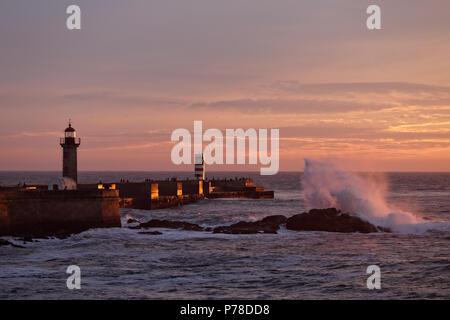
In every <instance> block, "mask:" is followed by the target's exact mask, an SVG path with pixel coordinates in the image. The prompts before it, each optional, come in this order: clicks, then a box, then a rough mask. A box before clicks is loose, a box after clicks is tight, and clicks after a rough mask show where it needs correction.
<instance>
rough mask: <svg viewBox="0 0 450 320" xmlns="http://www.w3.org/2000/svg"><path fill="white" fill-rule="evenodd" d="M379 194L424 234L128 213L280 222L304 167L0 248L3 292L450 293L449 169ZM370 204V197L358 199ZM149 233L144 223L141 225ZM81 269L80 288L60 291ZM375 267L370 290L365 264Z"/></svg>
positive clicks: (6, 176)
mask: <svg viewBox="0 0 450 320" xmlns="http://www.w3.org/2000/svg"><path fill="white" fill-rule="evenodd" d="M382 176H383V180H384V181H386V182H387V186H388V187H387V188H386V190H385V194H384V195H383V197H385V201H386V203H387V204H388V205H391V204H395V206H396V207H401V208H402V209H403V210H407V211H408V212H411V213H413V214H414V215H416V216H418V217H421V219H424V221H429V222H430V223H431V224H430V225H431V226H437V227H430V229H429V230H422V229H421V231H420V232H419V231H411V232H408V231H403V232H392V233H385V232H380V233H371V234H360V233H329V232H298V231H290V230H286V229H285V228H284V227H282V228H281V230H279V232H278V234H257V235H225V234H213V233H211V232H196V231H181V230H169V229H155V230H158V231H160V232H161V233H162V234H159V235H153V234H140V233H139V232H140V230H134V229H130V228H128V225H127V220H128V219H130V218H133V219H137V220H139V221H141V222H145V221H148V220H150V219H154V218H158V219H168V220H180V221H187V222H192V223H197V224H200V225H202V226H205V227H214V226H218V225H227V224H232V223H235V222H238V221H255V220H258V219H261V218H263V217H265V216H269V215H279V214H282V215H285V216H287V217H289V216H292V215H295V214H299V213H302V212H304V211H306V210H308V209H310V208H308V205H307V203H306V202H305V197H304V194H303V191H304V186H302V178H303V176H302V173H301V172H280V173H278V174H277V175H274V176H261V175H259V173H254V172H253V173H252V172H215V173H214V172H210V173H208V177H209V178H213V177H215V178H224V177H227V178H234V177H248V178H251V179H253V180H254V181H255V184H256V185H262V186H264V187H265V189H267V190H274V191H275V198H274V199H260V200H255V199H214V200H207V199H206V200H202V201H200V202H198V203H194V204H189V205H184V206H180V207H175V208H170V209H161V210H151V211H145V210H134V209H121V219H122V227H121V228H110V229H92V230H88V231H85V232H83V233H80V234H75V235H72V236H70V237H68V238H66V239H62V240H60V239H39V240H37V241H36V242H26V243H24V242H23V241H21V240H20V239H18V238H13V237H4V239H6V240H9V241H11V242H13V243H16V244H19V245H22V246H24V248H15V247H12V246H2V247H0V299H364V300H372V299H449V298H450V228H448V226H449V225H450V173H384V174H382ZM59 177H60V172H0V185H8V184H17V183H20V182H26V183H30V184H32V183H42V184H50V185H52V184H55V183H59V182H60V179H59ZM170 177H177V178H186V177H190V178H192V173H191V172H80V173H79V181H80V182H97V181H103V182H107V181H117V180H120V179H126V180H130V181H138V180H143V179H147V178H150V179H166V178H170ZM359 200H361V201H365V199H359ZM147 231H148V230H147ZM72 265H75V266H79V268H80V271H81V289H79V290H77V289H74V290H70V289H68V287H67V279H68V277H69V276H70V274H68V273H67V269H68V267H69V266H72ZM372 265H376V266H378V267H379V268H380V269H379V270H380V286H381V288H380V289H369V288H368V286H367V282H368V278H369V277H370V276H371V274H370V273H369V274H368V273H367V271H368V267H369V266H372Z"/></svg>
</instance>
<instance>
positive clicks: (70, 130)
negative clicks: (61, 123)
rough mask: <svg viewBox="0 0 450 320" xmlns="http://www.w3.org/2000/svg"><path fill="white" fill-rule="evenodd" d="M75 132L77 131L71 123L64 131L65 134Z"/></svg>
mask: <svg viewBox="0 0 450 320" xmlns="http://www.w3.org/2000/svg"><path fill="white" fill-rule="evenodd" d="M74 131H75V129H74V128H72V124H71V123H69V126H68V127H67V128H66V130H64V132H74Z"/></svg>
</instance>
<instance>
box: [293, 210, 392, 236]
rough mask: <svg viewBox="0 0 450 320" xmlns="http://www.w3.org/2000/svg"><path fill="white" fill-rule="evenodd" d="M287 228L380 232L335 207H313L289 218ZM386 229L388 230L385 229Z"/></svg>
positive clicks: (369, 224) (367, 223)
mask: <svg viewBox="0 0 450 320" xmlns="http://www.w3.org/2000/svg"><path fill="white" fill-rule="evenodd" d="M286 229H289V230H296V231H328V232H361V233H370V232H378V231H379V229H378V228H377V227H376V226H374V225H372V224H371V223H369V222H367V221H364V220H362V219H360V218H358V217H355V216H352V215H349V214H347V213H342V212H340V211H339V210H337V209H335V208H329V209H313V210H310V211H309V212H305V213H301V214H297V215H294V216H292V217H290V218H289V219H287V221H286ZM383 231H386V230H383Z"/></svg>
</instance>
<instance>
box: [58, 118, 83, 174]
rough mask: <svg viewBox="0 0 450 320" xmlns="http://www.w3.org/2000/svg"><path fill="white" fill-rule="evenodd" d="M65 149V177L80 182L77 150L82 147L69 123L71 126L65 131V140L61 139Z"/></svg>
mask: <svg viewBox="0 0 450 320" xmlns="http://www.w3.org/2000/svg"><path fill="white" fill-rule="evenodd" d="M60 145H61V147H62V148H63V177H64V178H70V179H72V180H73V181H75V183H77V182H78V168H77V148H78V147H79V146H80V138H77V132H76V131H75V129H74V128H73V127H72V123H71V122H70V121H69V126H68V127H67V128H66V130H64V138H61V139H60Z"/></svg>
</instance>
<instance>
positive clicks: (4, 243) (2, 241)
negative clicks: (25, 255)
mask: <svg viewBox="0 0 450 320" xmlns="http://www.w3.org/2000/svg"><path fill="white" fill-rule="evenodd" d="M1 246H12V247H15V248H25V247H22V246H19V245H17V244H14V243H12V242H10V241H8V240H5V239H0V247H1Z"/></svg>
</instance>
